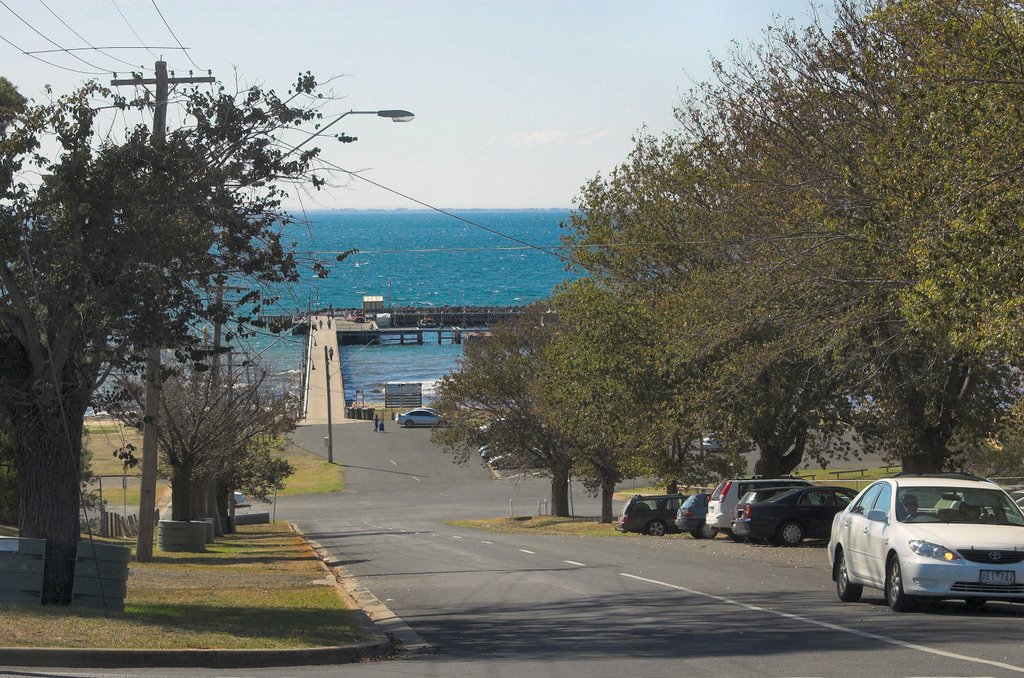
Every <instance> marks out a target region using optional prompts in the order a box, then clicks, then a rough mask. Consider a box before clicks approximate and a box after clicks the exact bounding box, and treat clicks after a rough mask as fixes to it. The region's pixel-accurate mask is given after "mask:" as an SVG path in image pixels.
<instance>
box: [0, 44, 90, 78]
mask: <svg viewBox="0 0 1024 678" xmlns="http://www.w3.org/2000/svg"><path fill="white" fill-rule="evenodd" d="M0 40H3V41H4V42H6V43H7V44H8V45H10V46H11V47H13V48H14V49H16V50H18V51H19V52H21V53H22V54H24V55H25V56H27V57H31V58H33V59H35V60H36V61H40V62H42V63H44V64H46V65H47V66H53V67H54V68H60V69H62V70H65V71H70V72H71V73H80V74H82V75H106V73H107V72H106V71H101V72H94V71H81V70H78V69H77V68H69V67H68V66H62V65H61V64H57V63H54V62H52V61H47V60H46V59H44V58H42V57H39V56H36V55H35V54H32V53H31V52H26V51H25V50H23V49H22V48H20V47H18V46H17V45H15V44H14V43H13V42H11V41H10V40H8V39H7V38H5V37H4V36H2V35H0Z"/></svg>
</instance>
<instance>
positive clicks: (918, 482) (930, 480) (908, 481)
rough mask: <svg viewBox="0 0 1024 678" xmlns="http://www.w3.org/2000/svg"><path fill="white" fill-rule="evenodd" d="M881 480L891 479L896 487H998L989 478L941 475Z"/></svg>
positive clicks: (897, 477)
mask: <svg viewBox="0 0 1024 678" xmlns="http://www.w3.org/2000/svg"><path fill="white" fill-rule="evenodd" d="M883 480H891V481H892V482H893V483H894V484H895V485H896V486H897V487H976V488H983V489H989V490H990V489H992V488H999V486H998V485H996V484H995V483H994V482H992V481H991V480H982V479H979V480H969V479H967V478H954V477H942V476H896V477H894V478H883ZM999 489H1001V488H999Z"/></svg>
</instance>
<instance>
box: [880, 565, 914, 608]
mask: <svg viewBox="0 0 1024 678" xmlns="http://www.w3.org/2000/svg"><path fill="white" fill-rule="evenodd" d="M885 602H886V603H888V604H889V607H891V608H892V610H893V612H908V611H909V610H911V609H913V607H914V599H913V598H912V597H911V596H908V595H907V594H906V592H905V591H904V590H903V569H902V568H901V567H900V559H899V557H897V556H893V557H892V558H890V559H889V567H887V568H886V577H885Z"/></svg>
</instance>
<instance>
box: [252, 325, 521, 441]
mask: <svg viewBox="0 0 1024 678" xmlns="http://www.w3.org/2000/svg"><path fill="white" fill-rule="evenodd" d="M520 311H521V308H520V307H518V306H508V307H479V306H472V307H444V308H431V309H427V308H418V307H416V308H410V307H407V308H395V309H393V311H392V312H390V313H382V312H378V313H376V314H369V315H368V314H366V313H364V311H362V310H361V309H337V308H336V309H329V308H324V309H317V310H311V311H309V313H308V314H302V315H296V316H291V315H278V316H262V317H261V320H263V321H265V322H267V323H269V324H275V325H278V326H281V327H286V326H289V325H290V326H292V327H293V330H292V333H293V334H304V335H306V346H305V349H304V351H303V354H304V355H303V360H302V363H303V367H302V372H303V374H302V396H303V399H302V404H303V410H302V411H303V417H302V423H304V424H326V423H327V422H328V399H329V400H330V419H331V421H332V423H335V424H338V423H342V422H344V421H345V420H344V418H343V414H344V408H345V405H346V402H345V383H344V380H343V377H342V369H341V347H342V346H349V345H366V344H385V343H386V344H423V343H427V342H428V341H429V342H431V343H433V342H434V341H436V342H437V343H438V344H441V343H453V344H460V343H462V342H463V341H465V340H467V339H469V338H470V337H472V336H474V335H483V334H486V333H487V332H488V331H489V328H490V326H491V325H492V324H494V323H497V322H501V321H503V320H507V319H509V318H511V317H514V316H515V315H518V314H519V313H520ZM325 350H326V355H325ZM328 377H329V378H328ZM328 384H329V386H328Z"/></svg>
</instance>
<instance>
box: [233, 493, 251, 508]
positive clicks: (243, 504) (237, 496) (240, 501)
mask: <svg viewBox="0 0 1024 678" xmlns="http://www.w3.org/2000/svg"><path fill="white" fill-rule="evenodd" d="M231 498H232V499H233V500H234V502H235V508H236V509H239V508H249V507H250V506H252V504H250V503H249V502H248V500H246V498H245V495H244V494H242V493H241V492H233V493H232V495H231Z"/></svg>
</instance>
